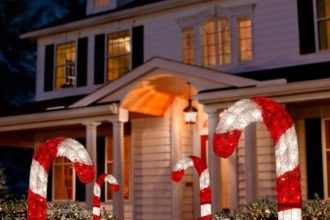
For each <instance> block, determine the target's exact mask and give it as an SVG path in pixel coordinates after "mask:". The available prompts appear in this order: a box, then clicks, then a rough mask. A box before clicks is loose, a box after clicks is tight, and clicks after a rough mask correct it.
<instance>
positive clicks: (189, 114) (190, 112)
mask: <svg viewBox="0 0 330 220" xmlns="http://www.w3.org/2000/svg"><path fill="white" fill-rule="evenodd" d="M187 84H188V106H187V107H185V108H184V109H183V113H184V120H185V122H186V124H195V123H196V121H197V108H195V107H194V106H192V104H191V101H192V100H191V91H190V90H191V85H190V83H189V82H188V83H187Z"/></svg>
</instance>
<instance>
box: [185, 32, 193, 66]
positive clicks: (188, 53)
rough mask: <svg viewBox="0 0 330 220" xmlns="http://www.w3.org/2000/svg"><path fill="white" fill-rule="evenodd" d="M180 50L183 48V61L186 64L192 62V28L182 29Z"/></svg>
mask: <svg viewBox="0 0 330 220" xmlns="http://www.w3.org/2000/svg"><path fill="white" fill-rule="evenodd" d="M182 46H183V48H182V50H183V62H184V63H186V64H193V63H194V58H195V54H194V35H193V29H192V28H186V29H183V30H182Z"/></svg>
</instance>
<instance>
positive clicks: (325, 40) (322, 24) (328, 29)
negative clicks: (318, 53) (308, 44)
mask: <svg viewBox="0 0 330 220" xmlns="http://www.w3.org/2000/svg"><path fill="white" fill-rule="evenodd" d="M319 44H320V45H319V47H320V50H328V49H330V20H326V21H319Z"/></svg>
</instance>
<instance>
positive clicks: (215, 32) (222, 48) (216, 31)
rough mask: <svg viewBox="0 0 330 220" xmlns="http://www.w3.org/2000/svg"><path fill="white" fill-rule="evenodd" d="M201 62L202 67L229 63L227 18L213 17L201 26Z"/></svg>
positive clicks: (229, 39) (228, 27)
mask: <svg viewBox="0 0 330 220" xmlns="http://www.w3.org/2000/svg"><path fill="white" fill-rule="evenodd" d="M201 34H202V39H201V45H202V62H203V65H204V66H217V65H224V64H230V63H231V38H230V22H229V20H228V19H227V18H223V17H213V18H211V19H210V20H208V21H206V22H205V23H204V24H202V29H201Z"/></svg>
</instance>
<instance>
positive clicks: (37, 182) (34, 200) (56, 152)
mask: <svg viewBox="0 0 330 220" xmlns="http://www.w3.org/2000/svg"><path fill="white" fill-rule="evenodd" d="M56 157H66V158H67V159H69V160H70V161H71V162H73V167H74V169H75V171H76V173H77V175H78V177H79V179H80V180H81V181H82V182H83V183H89V182H92V181H93V180H94V177H95V167H94V165H93V162H92V160H91V158H90V157H89V155H88V152H87V151H86V149H85V148H84V146H82V145H81V144H80V143H79V142H78V141H76V140H74V139H71V138H65V137H57V138H53V139H50V140H47V141H46V142H44V143H42V144H41V145H40V146H39V148H38V149H37V150H36V152H35V153H34V155H33V160H32V165H31V170H30V186H29V192H28V210H27V219H28V220H45V219H46V215H47V201H46V197H47V179H48V170H49V167H50V166H51V164H52V162H53V160H54V158H56Z"/></svg>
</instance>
